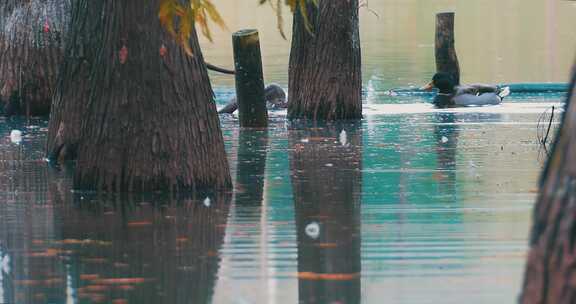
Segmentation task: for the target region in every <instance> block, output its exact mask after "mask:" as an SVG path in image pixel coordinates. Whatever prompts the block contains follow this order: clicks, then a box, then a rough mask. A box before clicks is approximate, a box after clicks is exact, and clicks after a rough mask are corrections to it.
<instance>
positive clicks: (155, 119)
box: [49, 0, 231, 192]
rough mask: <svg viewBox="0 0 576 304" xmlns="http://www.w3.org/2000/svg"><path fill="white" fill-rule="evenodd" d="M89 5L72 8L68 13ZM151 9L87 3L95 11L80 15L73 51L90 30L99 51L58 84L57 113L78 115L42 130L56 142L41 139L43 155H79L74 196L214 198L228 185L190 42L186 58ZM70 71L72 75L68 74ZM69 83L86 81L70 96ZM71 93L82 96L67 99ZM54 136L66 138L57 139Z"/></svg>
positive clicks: (133, 2) (206, 89)
mask: <svg viewBox="0 0 576 304" xmlns="http://www.w3.org/2000/svg"><path fill="white" fill-rule="evenodd" d="M87 3H88V2H86V0H75V1H74V7H75V9H78V7H81V5H87ZM159 3H160V0H154V1H149V2H147V3H146V5H142V2H141V1H138V0H126V1H112V0H108V1H102V3H101V6H100V7H98V4H90V5H89V6H88V7H91V6H92V5H93V6H94V7H95V8H96V9H95V10H93V11H92V10H89V9H85V10H83V15H84V18H85V20H86V21H85V22H86V24H87V27H85V28H83V27H79V28H76V27H75V28H74V30H78V31H86V32H84V33H78V34H77V35H76V36H75V37H76V39H77V40H79V42H78V41H74V42H71V43H70V45H71V47H74V48H82V47H84V46H86V45H88V46H91V45H93V44H92V41H91V40H90V39H92V38H88V39H87V40H81V39H85V38H84V37H86V35H87V34H89V33H87V32H89V31H90V29H92V28H93V26H94V25H97V26H96V27H95V29H97V31H100V34H98V35H100V36H99V38H98V39H97V41H98V42H99V45H96V46H95V50H90V51H89V52H85V53H84V55H85V56H89V58H86V59H85V60H86V61H87V62H84V63H82V62H72V63H70V64H72V67H68V68H67V70H66V71H65V73H66V74H65V76H63V78H62V79H61V81H60V88H61V93H60V94H61V95H62V96H61V97H59V98H62V101H61V104H60V106H62V107H66V106H67V105H68V103H72V102H80V103H85V104H83V105H78V106H77V107H78V109H80V112H71V111H66V112H60V115H61V116H60V117H56V116H55V117H53V119H55V121H54V122H53V123H51V124H50V136H51V137H54V138H50V139H49V149H50V151H49V154H50V153H52V154H53V155H52V156H53V157H58V156H59V155H58V153H54V152H55V151H61V147H74V146H77V149H73V150H76V151H77V154H78V162H77V167H76V174H75V177H74V184H75V188H78V189H83V190H100V191H116V192H120V191H121V192H148V191H162V190H164V191H201V190H202V191H203V190H206V191H212V190H218V189H228V188H230V186H231V181H230V173H229V168H228V163H227V160H226V155H225V151H224V143H223V138H222V133H221V130H220V124H219V121H218V116H217V113H216V105H215V103H214V100H213V93H212V89H211V87H210V82H209V79H208V73H207V70H206V66H205V64H204V61H203V57H202V53H201V51H200V47H199V45H198V39H197V37H196V33H195V32H193V34H192V38H191V40H190V43H191V47H192V50H193V53H194V56H192V57H190V56H187V55H186V54H185V52H184V51H183V49H182V48H181V47H180V46H178V45H177V44H176V42H175V41H174V39H173V38H172V37H171V36H170V35H169V34H167V33H166V32H165V31H164V30H163V29H162V27H161V25H160V21H159V19H158V9H159ZM76 13H77V12H75V14H76ZM76 18H77V16H75V17H74V20H76V21H78V20H80V19H76ZM86 29H88V30H86ZM74 35H75V34H73V35H72V36H73V37H74ZM95 39H96V38H95ZM80 40H81V41H80ZM84 51H85V50H84ZM79 52H81V50H74V51H70V52H67V54H71V56H70V57H67V60H71V61H82V60H84V58H83V57H79V56H78V55H77V54H78V53H79ZM75 67H78V68H79V70H80V72H78V73H80V74H74V73H69V71H74V68H75ZM75 75H82V76H87V77H85V78H84V80H85V81H86V82H85V83H82V84H81V86H80V88H81V91H80V92H79V93H75V92H71V91H70V90H73V87H72V84H74V82H73V81H75V79H77V77H78V76H75ZM68 81H72V84H70V83H68ZM75 94H81V96H78V98H79V99H77V100H70V98H72V97H74V95H75ZM57 99H58V98H57ZM55 105H56V103H55ZM71 107H72V108H74V107H76V105H72V106H71ZM57 111H62V110H60V109H58V110H57ZM75 115H76V116H75ZM79 122H80V124H81V126H80V137H79V138H80V140H78V138H76V137H75V136H74V132H75V131H74V130H70V128H72V129H74V128H78V123H79ZM66 130H68V131H67V132H69V133H66ZM59 133H63V134H68V135H62V139H60V138H59ZM74 140H77V141H74ZM58 146H60V147H58Z"/></svg>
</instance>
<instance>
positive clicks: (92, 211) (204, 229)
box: [53, 189, 230, 304]
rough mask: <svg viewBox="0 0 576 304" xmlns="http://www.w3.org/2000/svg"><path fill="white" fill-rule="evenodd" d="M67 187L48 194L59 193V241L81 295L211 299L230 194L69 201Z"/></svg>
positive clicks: (151, 299)
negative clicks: (176, 197)
mask: <svg viewBox="0 0 576 304" xmlns="http://www.w3.org/2000/svg"><path fill="white" fill-rule="evenodd" d="M55 190H56V189H55ZM68 190H69V189H68ZM68 193H69V191H65V192H61V191H58V190H56V191H55V193H53V195H54V197H55V199H62V201H60V202H59V205H60V207H61V210H60V217H61V221H62V229H63V231H62V233H63V237H62V238H63V240H64V241H62V242H63V246H64V248H65V249H66V250H69V252H68V253H67V255H68V261H69V263H70V272H71V276H72V281H73V288H74V289H75V292H76V295H77V296H78V297H79V298H80V299H82V300H84V301H86V300H88V301H96V300H98V301H100V302H103V303H104V302H105V303H111V302H112V301H113V300H115V299H124V300H127V301H128V303H144V304H146V303H150V304H152V303H209V302H210V299H211V298H212V295H213V292H214V287H215V285H216V280H217V272H218V268H219V263H220V257H219V250H220V247H221V246H222V244H223V241H224V235H225V231H226V230H225V229H226V223H227V218H228V210H229V201H230V195H229V194H225V195H223V196H217V197H212V198H210V199H209V200H205V199H203V198H202V199H200V200H196V199H178V200H172V199H168V198H164V197H157V196H154V197H142V196H134V197H128V198H126V197H123V198H121V199H120V198H117V197H114V196H109V199H107V198H106V197H100V198H97V199H96V201H90V198H88V197H86V198H85V199H84V200H82V201H78V200H75V201H72V199H71V198H70V196H71V194H68ZM148 202H150V203H148ZM130 280H131V281H130Z"/></svg>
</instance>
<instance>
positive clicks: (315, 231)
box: [304, 222, 320, 239]
mask: <svg viewBox="0 0 576 304" xmlns="http://www.w3.org/2000/svg"><path fill="white" fill-rule="evenodd" d="M304 231H305V232H306V235H307V236H309V237H311V238H313V239H317V238H318V237H319V236H320V225H318V223H316V222H312V223H310V224H308V225H306V229H305V230H304Z"/></svg>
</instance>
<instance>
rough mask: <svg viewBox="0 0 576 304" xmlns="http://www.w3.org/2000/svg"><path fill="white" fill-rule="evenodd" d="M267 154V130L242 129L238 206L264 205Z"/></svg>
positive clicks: (238, 159)
mask: <svg viewBox="0 0 576 304" xmlns="http://www.w3.org/2000/svg"><path fill="white" fill-rule="evenodd" d="M267 154H268V131H267V130H254V129H244V128H242V129H240V135H239V137H238V153H237V167H236V192H235V201H236V205H241V206H261V205H262V199H263V193H264V173H265V171H266V155H267Z"/></svg>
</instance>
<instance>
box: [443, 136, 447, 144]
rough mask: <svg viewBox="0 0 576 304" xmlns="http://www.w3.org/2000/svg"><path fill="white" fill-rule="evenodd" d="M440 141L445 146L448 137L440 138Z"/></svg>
mask: <svg viewBox="0 0 576 304" xmlns="http://www.w3.org/2000/svg"><path fill="white" fill-rule="evenodd" d="M441 140H442V143H443V144H445V143H447V142H448V137H446V136H442V139H441Z"/></svg>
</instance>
